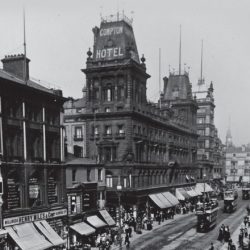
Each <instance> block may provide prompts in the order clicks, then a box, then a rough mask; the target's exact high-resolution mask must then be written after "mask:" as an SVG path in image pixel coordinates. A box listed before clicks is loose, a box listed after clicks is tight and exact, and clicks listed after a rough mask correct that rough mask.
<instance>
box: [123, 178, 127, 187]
mask: <svg viewBox="0 0 250 250" xmlns="http://www.w3.org/2000/svg"><path fill="white" fill-rule="evenodd" d="M123 187H125V188H126V187H127V177H124V178H123Z"/></svg>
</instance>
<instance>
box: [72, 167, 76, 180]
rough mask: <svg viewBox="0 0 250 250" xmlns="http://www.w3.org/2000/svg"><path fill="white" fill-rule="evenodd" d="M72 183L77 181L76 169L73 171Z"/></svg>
mask: <svg viewBox="0 0 250 250" xmlns="http://www.w3.org/2000/svg"><path fill="white" fill-rule="evenodd" d="M72 181H76V169H72Z"/></svg>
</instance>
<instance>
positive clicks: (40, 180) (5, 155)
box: [0, 55, 67, 249]
mask: <svg viewBox="0 0 250 250" xmlns="http://www.w3.org/2000/svg"><path fill="white" fill-rule="evenodd" d="M2 62H3V69H1V70H0V164H1V179H2V180H3V187H2V189H1V194H2V202H3V203H1V205H2V214H1V225H2V226H3V228H5V229H6V230H7V231H8V233H9V236H10V238H12V239H11V240H10V241H9V247H10V249H14V245H15V244H16V245H18V246H20V245H22V244H26V245H30V246H32V247H33V248H34V249H36V246H38V245H39V246H41V245H44V246H47V247H52V246H53V245H54V244H55V245H56V244H62V243H63V241H62V239H61V238H60V237H59V236H58V235H57V234H56V233H55V234H54V235H55V238H54V239H53V237H52V236H51V235H46V232H45V231H44V230H42V232H43V233H44V235H45V237H47V239H46V238H45V237H43V238H42V237H41V236H39V235H40V233H38V231H37V230H36V229H35V227H34V224H36V227H38V228H41V227H45V228H47V230H53V229H54V230H55V231H56V232H57V233H58V234H59V235H62V233H63V231H64V226H65V222H66V218H67V207H66V192H65V170H64V166H63V164H62V163H63V161H64V152H63V151H64V149H63V145H64V144H63V127H62V124H61V112H62V105H63V102H64V101H65V99H64V98H63V97H62V91H61V90H56V89H49V88H45V87H43V86H41V85H40V84H38V83H36V82H34V81H32V80H30V78H29V59H27V58H26V57H25V56H24V55H13V56H6V57H5V58H4V59H3V60H2ZM51 227H52V228H53V229H52V228H51ZM20 232H21V234H20ZM23 232H26V233H27V234H28V233H30V237H28V236H27V235H26V237H24V238H23V237H22V235H24V233H23ZM24 236H25V235H24ZM51 237H52V238H51ZM8 239H9V238H8ZM48 239H49V240H48ZM57 240H58V241H57ZM24 241H25V242H24ZM56 242H57V243H56ZM11 247H13V248H11Z"/></svg>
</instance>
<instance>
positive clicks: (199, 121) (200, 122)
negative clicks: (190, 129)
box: [197, 117, 205, 124]
mask: <svg viewBox="0 0 250 250" xmlns="http://www.w3.org/2000/svg"><path fill="white" fill-rule="evenodd" d="M197 123H198V124H203V123H205V118H204V117H202V118H197Z"/></svg>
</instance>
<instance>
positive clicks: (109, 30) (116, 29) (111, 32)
mask: <svg viewBox="0 0 250 250" xmlns="http://www.w3.org/2000/svg"><path fill="white" fill-rule="evenodd" d="M122 32H123V27H122V26H120V27H112V28H107V29H101V30H100V36H112V35H119V34H122Z"/></svg>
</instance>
